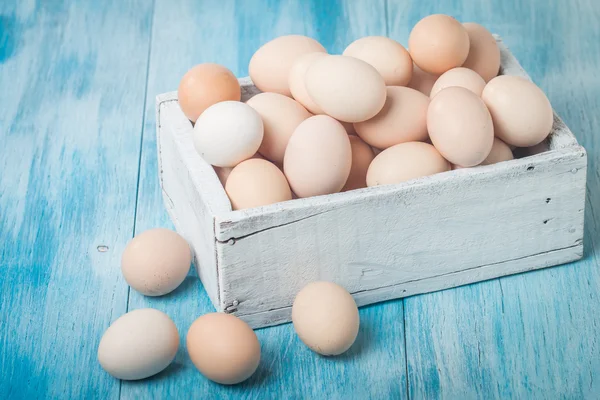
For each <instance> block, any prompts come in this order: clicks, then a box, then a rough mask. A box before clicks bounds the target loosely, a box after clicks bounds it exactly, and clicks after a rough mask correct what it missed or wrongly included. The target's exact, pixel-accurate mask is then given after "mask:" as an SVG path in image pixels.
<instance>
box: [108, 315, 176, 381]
mask: <svg viewBox="0 0 600 400" xmlns="http://www.w3.org/2000/svg"><path fill="white" fill-rule="evenodd" d="M178 348H179V334H178V332H177V327H176V326H175V324H174V323H173V321H172V320H171V318H169V316H168V315H167V314H165V313H163V312H162V311H158V310H155V309H152V308H143V309H139V310H134V311H130V312H128V313H127V314H125V315H123V316H121V317H119V318H118V319H117V320H116V321H115V322H113V323H112V324H111V325H110V327H109V328H108V329H107V330H106V332H104V335H103V336H102V339H101V340H100V345H99V346H98V361H99V362H100V365H101V366H102V368H104V370H105V371H106V372H108V373H109V374H111V375H112V376H114V377H115V378H118V379H123V380H137V379H144V378H148V377H150V376H152V375H155V374H157V373H159V372H160V371H162V370H164V369H165V368H167V367H168V366H169V364H171V362H172V361H173V359H174V358H175V355H176V354H177V349H178Z"/></svg>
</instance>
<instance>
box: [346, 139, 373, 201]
mask: <svg viewBox="0 0 600 400" xmlns="http://www.w3.org/2000/svg"><path fill="white" fill-rule="evenodd" d="M349 139H350V146H351V147H352V167H351V168H350V175H349V176H348V180H347V181H346V184H345V185H344V187H343V188H342V192H346V191H348V190H354V189H360V188H365V187H367V170H368V169H369V165H370V164H371V161H373V158H375V154H374V153H373V149H372V148H371V146H369V145H368V144H366V143H365V142H363V141H362V139H361V138H359V137H358V136H350V137H349Z"/></svg>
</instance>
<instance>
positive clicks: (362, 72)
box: [305, 56, 385, 122]
mask: <svg viewBox="0 0 600 400" xmlns="http://www.w3.org/2000/svg"><path fill="white" fill-rule="evenodd" d="M305 83H306V90H307V92H308V94H309V95H310V97H311V98H312V99H313V100H314V101H315V103H316V104H317V105H318V106H319V107H320V108H321V109H322V110H323V111H324V112H325V113H326V114H327V115H329V116H331V117H333V118H335V119H338V120H340V121H344V122H361V121H366V120H367V119H369V118H372V117H374V116H375V115H377V113H378V112H379V111H380V110H381V109H382V108H383V105H384V104H385V81H384V80H383V78H382V77H381V75H379V72H377V70H376V69H375V68H373V67H372V66H371V65H369V64H367V63H366V62H364V61H362V60H359V59H357V58H354V57H347V56H328V57H321V58H319V59H317V60H315V61H314V62H313V63H312V64H311V65H310V68H308V71H306V82H305Z"/></svg>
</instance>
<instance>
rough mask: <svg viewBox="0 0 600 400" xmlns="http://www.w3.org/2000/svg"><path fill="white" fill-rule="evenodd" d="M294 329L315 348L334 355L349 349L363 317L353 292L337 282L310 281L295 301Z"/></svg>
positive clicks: (293, 313)
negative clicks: (360, 315) (351, 293)
mask: <svg viewBox="0 0 600 400" xmlns="http://www.w3.org/2000/svg"><path fill="white" fill-rule="evenodd" d="M292 322H293V324H294V329H295V330H296V333H297V334H298V336H299V337H300V340H302V342H304V344H305V345H306V346H308V347H309V348H310V349H311V350H313V351H315V352H317V353H319V354H322V355H324V356H333V355H339V354H342V353H344V352H345V351H346V350H348V349H349V348H350V347H351V346H352V344H353V343H354V341H355V340H356V337H357V335H358V328H359V326H360V317H359V315H358V308H357V306H356V303H355V301H354V299H353V298H352V295H350V293H348V291H347V290H346V289H344V288H343V287H341V286H340V285H337V284H335V283H333V282H323V281H321V282H313V283H310V284H308V285H306V286H305V287H304V288H303V289H302V290H301V291H300V292H298V294H297V295H296V298H295V299H294V304H293V305H292Z"/></svg>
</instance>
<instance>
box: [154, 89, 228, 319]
mask: <svg viewBox="0 0 600 400" xmlns="http://www.w3.org/2000/svg"><path fill="white" fill-rule="evenodd" d="M157 100H158V101H157V120H158V121H157V122H158V123H157V136H158V137H157V143H158V160H159V179H160V185H161V188H162V193H163V199H164V202H165V207H166V209H167V212H168V213H169V216H170V217H171V220H172V221H173V224H174V225H175V228H176V229H177V232H179V233H180V234H181V235H182V236H183V237H184V238H185V239H186V240H187V241H188V242H189V243H190V245H191V247H192V251H193V254H194V259H193V260H194V265H195V266H196V270H197V272H198V276H199V277H200V279H201V280H202V283H203V285H204V288H205V289H206V292H207V293H208V295H209V297H210V299H211V301H212V303H213V304H214V305H215V307H216V308H219V284H218V274H217V259H216V248H215V237H214V223H215V222H214V220H215V218H214V214H213V212H212V210H211V209H209V206H208V205H207V202H206V200H205V198H204V194H203V193H201V192H199V191H198V189H197V187H196V185H195V183H194V180H193V179H192V173H193V172H192V171H193V170H191V169H190V168H189V166H188V165H186V163H185V158H184V156H185V151H182V150H184V149H182V143H181V137H180V136H181V135H188V136H189V135H190V134H191V132H189V129H186V126H185V125H184V124H182V121H180V118H179V115H178V112H179V113H181V111H180V110H179V111H178V108H179V107H178V106H177V103H176V101H173V100H172V99H165V98H162V99H161V98H158V99H157ZM161 100H162V101H161ZM187 122H188V124H189V121H187ZM190 127H191V126H190ZM190 141H191V139H190ZM192 150H193V147H192Z"/></svg>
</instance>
